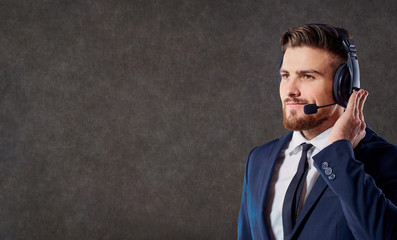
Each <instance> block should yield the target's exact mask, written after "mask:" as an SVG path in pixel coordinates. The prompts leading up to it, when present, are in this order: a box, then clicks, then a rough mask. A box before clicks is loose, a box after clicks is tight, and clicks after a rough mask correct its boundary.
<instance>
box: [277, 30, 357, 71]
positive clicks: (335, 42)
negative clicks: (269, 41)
mask: <svg viewBox="0 0 397 240" xmlns="http://www.w3.org/2000/svg"><path fill="white" fill-rule="evenodd" d="M343 35H344V36H343ZM343 38H349V39H351V38H352V35H351V34H350V33H349V32H348V31H347V30H346V29H344V28H338V27H334V26H331V25H327V24H308V25H304V26H299V27H294V28H290V29H288V30H287V31H286V32H284V34H283V36H282V37H281V39H280V43H281V51H282V52H283V53H285V51H286V50H287V48H288V47H302V46H308V47H314V48H320V49H324V50H326V51H328V52H329V53H331V54H332V55H334V56H335V57H336V59H337V61H336V64H337V66H336V67H338V66H339V65H340V64H342V63H346V62H347V52H346V50H345V49H344V47H343V45H342V39H343Z"/></svg>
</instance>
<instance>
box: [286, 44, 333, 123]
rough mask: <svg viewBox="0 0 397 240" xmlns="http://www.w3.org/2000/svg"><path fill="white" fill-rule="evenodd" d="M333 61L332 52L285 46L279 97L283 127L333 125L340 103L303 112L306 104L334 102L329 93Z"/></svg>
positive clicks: (331, 82)
mask: <svg viewBox="0 0 397 240" xmlns="http://www.w3.org/2000/svg"><path fill="white" fill-rule="evenodd" d="M334 61H335V58H334V57H333V56H332V55H331V54H329V53H328V52H327V51H325V50H322V49H319V48H312V47H306V46H304V47H293V48H291V47H289V48H287V50H286V51H285V54H284V59H283V63H282V66H281V68H280V74H281V76H282V80H281V83H280V98H281V101H282V105H283V117H284V120H283V123H284V126H285V128H287V129H289V130H310V129H314V128H317V127H321V126H332V125H333V124H334V122H335V121H336V119H337V118H338V117H339V116H340V114H341V107H339V106H338V105H334V106H331V107H325V108H321V109H318V113H316V114H311V115H307V114H305V113H304V112H303V106H304V105H306V104H312V103H315V104H316V105H317V106H323V105H327V104H331V103H334V102H335V100H334V98H333V95H332V84H333V75H334V71H335V69H334V68H333V67H332V66H333V65H332V63H334Z"/></svg>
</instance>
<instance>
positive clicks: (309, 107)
mask: <svg viewBox="0 0 397 240" xmlns="http://www.w3.org/2000/svg"><path fill="white" fill-rule="evenodd" d="M335 104H336V103H332V104H328V105H324V106H317V105H316V104H306V105H305V106H303V111H304V112H305V114H315V113H317V109H319V108H323V107H329V106H332V105H335Z"/></svg>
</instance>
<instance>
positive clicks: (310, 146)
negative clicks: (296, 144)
mask: <svg viewBox="0 0 397 240" xmlns="http://www.w3.org/2000/svg"><path fill="white" fill-rule="evenodd" d="M312 147H313V145H311V144H310V143H303V144H302V152H307V151H309V149H310V148H312Z"/></svg>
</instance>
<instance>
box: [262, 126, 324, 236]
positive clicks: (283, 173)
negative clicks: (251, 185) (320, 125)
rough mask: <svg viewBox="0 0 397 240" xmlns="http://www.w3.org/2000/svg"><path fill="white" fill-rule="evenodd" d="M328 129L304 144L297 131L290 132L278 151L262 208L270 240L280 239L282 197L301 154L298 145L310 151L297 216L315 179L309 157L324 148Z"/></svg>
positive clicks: (282, 234) (281, 234)
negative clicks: (310, 145) (290, 136)
mask: <svg viewBox="0 0 397 240" xmlns="http://www.w3.org/2000/svg"><path fill="white" fill-rule="evenodd" d="M331 129H332V128H329V129H327V130H325V131H324V132H322V133H321V134H319V135H318V136H316V137H315V138H313V139H312V140H310V141H308V140H306V138H305V137H303V135H302V134H301V133H300V132H299V131H294V132H293V135H292V139H291V141H290V142H289V144H287V146H286V148H285V149H284V150H282V151H281V153H280V156H279V157H278V160H277V163H276V166H275V168H274V172H273V176H272V181H271V183H270V189H269V193H268V198H267V200H266V205H265V208H266V209H265V215H266V218H267V223H268V228H269V230H270V231H269V232H270V233H271V234H270V236H271V238H272V239H284V233H283V219H282V213H283V203H284V197H285V194H286V192H287V188H288V186H289V184H290V182H291V181H292V178H293V177H294V175H295V173H296V171H297V169H298V164H299V160H300V158H301V154H302V146H301V144H302V143H310V144H312V145H313V147H312V148H311V149H310V150H309V151H308V153H307V155H308V156H307V157H308V158H307V162H308V173H307V177H306V182H305V185H304V187H303V190H302V195H301V200H300V202H299V207H298V212H300V210H301V209H302V207H303V204H304V202H305V201H306V198H307V196H308V195H309V193H310V190H311V189H312V188H313V185H314V183H315V182H316V180H317V177H318V176H319V172H318V171H317V169H316V168H315V167H314V166H313V158H312V157H313V156H314V155H316V154H317V153H318V152H320V151H321V150H322V149H323V148H325V147H326V146H328V138H329V134H330V132H331Z"/></svg>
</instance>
